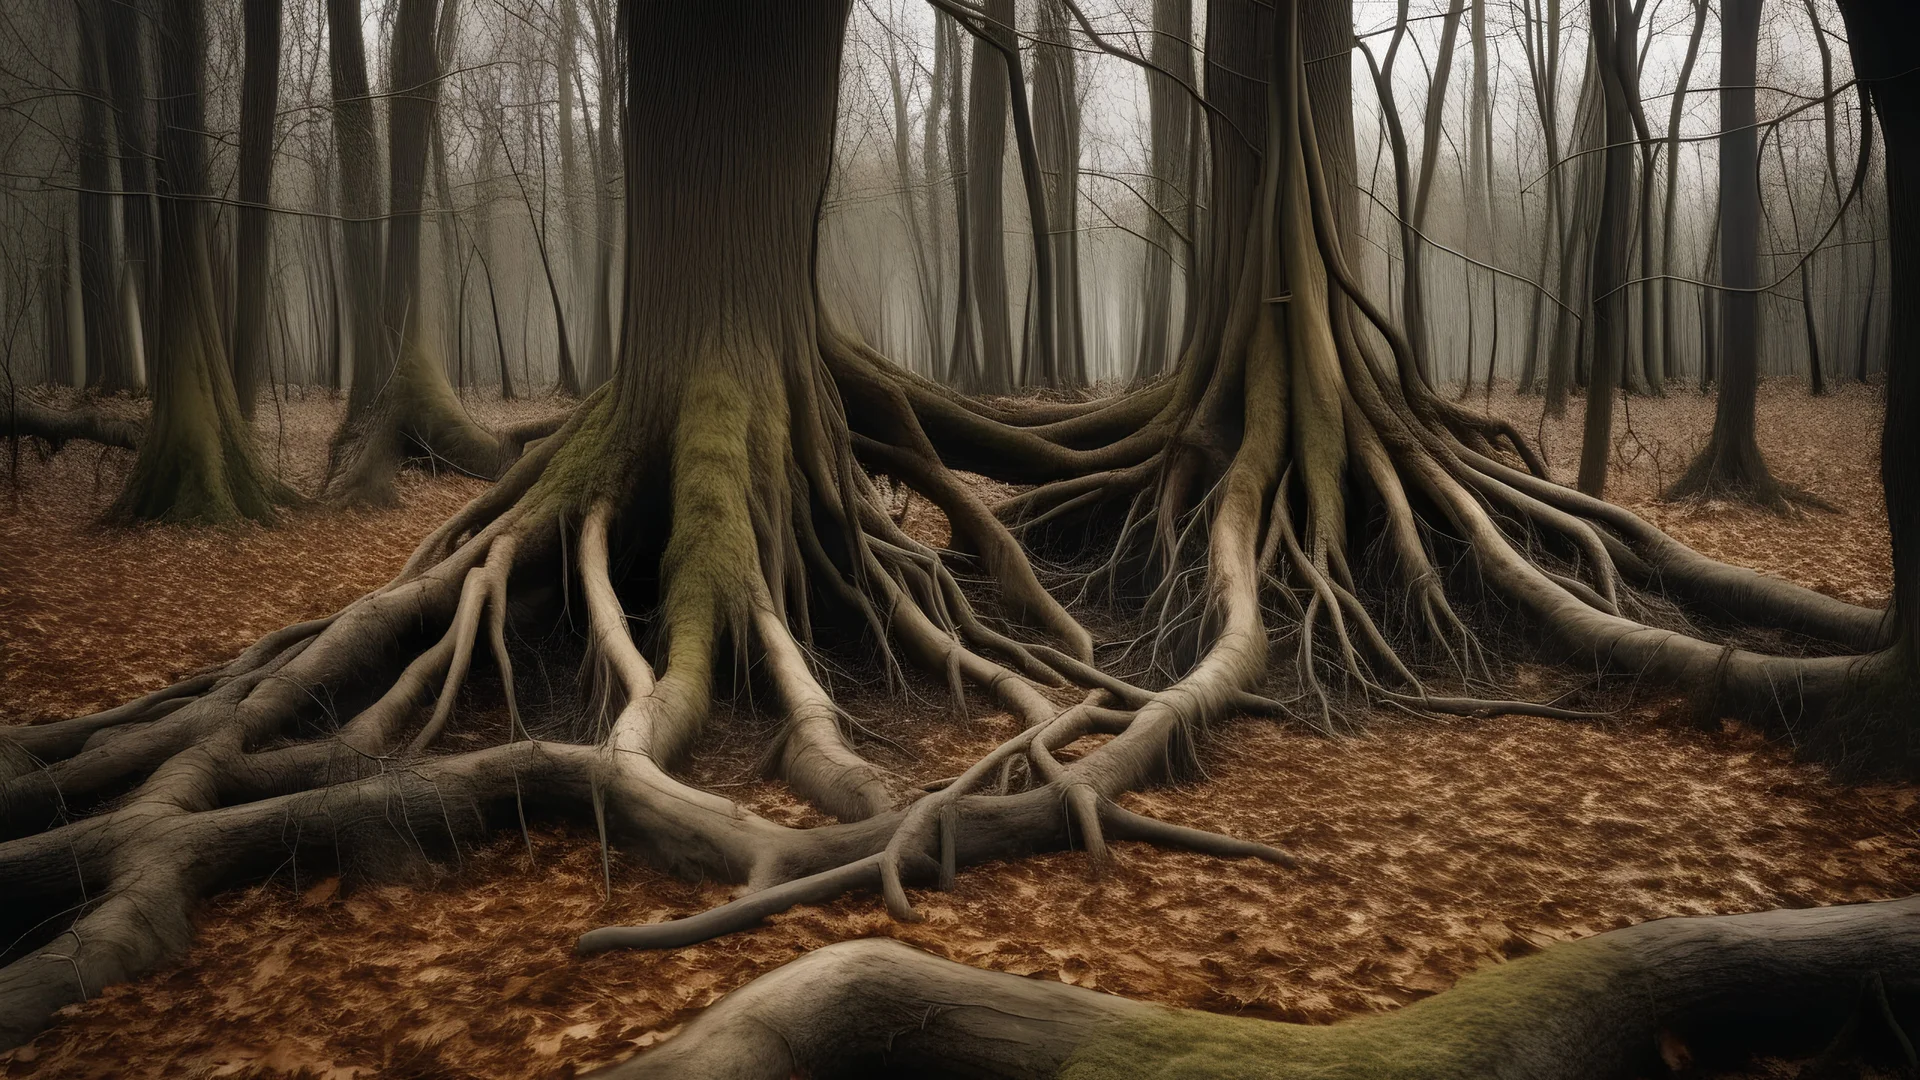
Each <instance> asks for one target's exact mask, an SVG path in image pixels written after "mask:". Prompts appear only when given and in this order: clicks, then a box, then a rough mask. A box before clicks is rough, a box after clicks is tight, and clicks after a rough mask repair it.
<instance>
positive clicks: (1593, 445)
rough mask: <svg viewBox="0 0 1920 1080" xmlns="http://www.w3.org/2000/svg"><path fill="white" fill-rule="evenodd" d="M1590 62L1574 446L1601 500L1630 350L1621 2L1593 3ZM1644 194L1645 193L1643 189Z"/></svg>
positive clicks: (1629, 45)
mask: <svg viewBox="0 0 1920 1080" xmlns="http://www.w3.org/2000/svg"><path fill="white" fill-rule="evenodd" d="M1590 16H1591V20H1592V33H1593V51H1594V56H1595V59H1594V64H1595V65H1596V66H1597V67H1598V69H1599V71H1600V86H1601V95H1602V98H1603V102H1604V103H1603V110H1604V114H1605V116H1606V133H1605V138H1606V146H1607V149H1606V152H1605V153H1606V163H1605V166H1604V168H1605V170H1606V172H1605V180H1604V186H1603V188H1602V189H1601V195H1600V224H1599V227H1598V229H1597V230H1596V231H1595V233H1594V240H1593V244H1594V252H1593V268H1592V270H1591V271H1590V274H1589V280H1590V283H1591V289H1592V296H1593V299H1592V301H1591V302H1590V303H1589V304H1588V310H1590V311H1592V312H1593V377H1592V378H1591V379H1589V380H1588V381H1587V412H1586V418H1585V430H1584V432H1583V434H1582V437H1581V440H1580V476H1579V487H1580V490H1581V491H1584V492H1586V493H1587V494H1589V495H1595V496H1597V495H1599V494H1600V493H1601V492H1602V491H1604V490H1606V486H1607V462H1608V461H1609V460H1611V459H1612V457H1613V395H1614V391H1616V390H1617V389H1619V387H1620V375H1621V371H1622V369H1623V368H1624V367H1625V361H1626V358H1627V353H1628V350H1629V349H1630V347H1631V344H1630V342H1629V339H1628V334H1627V294H1626V291H1625V290H1626V285H1625V282H1626V277H1627V269H1628V262H1627V233H1628V224H1627V215H1628V208H1629V206H1630V205H1631V203H1632V199H1633V190H1632V186H1633V136H1634V130H1633V124H1632V118H1631V114H1630V106H1629V104H1628V81H1627V80H1628V78H1629V77H1630V76H1631V74H1632V71H1633V67H1634V56H1633V46H1634V38H1633V37H1632V36H1630V35H1629V34H1628V33H1627V31H1629V30H1630V29H1631V28H1632V25H1633V24H1632V15H1631V13H1630V11H1629V10H1628V8H1627V4H1626V0H1593V3H1592V5H1591V12H1590ZM1642 192H1643V194H1644V192H1645V188H1644V187H1643V188H1642Z"/></svg>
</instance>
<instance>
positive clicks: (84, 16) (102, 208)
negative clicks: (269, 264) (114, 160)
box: [75, 0, 136, 390]
mask: <svg viewBox="0 0 1920 1080" xmlns="http://www.w3.org/2000/svg"><path fill="white" fill-rule="evenodd" d="M97 2H98V0H81V2H80V3H78V4H77V5H76V6H75V14H76V16H77V21H78V28H79V33H78V34H77V35H76V36H75V38H76V42H77V44H78V51H79V72H80V90H81V95H82V96H81V99H80V138H79V140H78V142H77V145H76V150H77V151H78V153H77V156H78V158H79V166H80V169H79V172H80V176H79V179H80V191H79V192H78V193H77V194H76V196H75V202H76V203H77V207H76V209H77V215H76V217H77V226H78V229H79V241H80V267H79V270H80V300H81V304H82V310H83V312H84V319H83V322H84V325H85V334H86V353H87V355H86V381H87V383H88V385H91V386H98V387H100V388H101V389H103V390H130V389H133V387H134V386H135V385H136V380H135V378H134V371H133V358H132V356H131V355H130V354H129V352H128V349H127V334H126V331H127V327H126V325H125V315H124V312H123V311H122V308H121V298H120V290H119V288H118V287H117V283H116V280H115V278H116V276H117V275H116V273H115V259H114V250H113V196H111V195H108V194H106V193H107V192H108V191H110V190H112V188H113V170H112V167H111V164H110V160H109V157H108V154H109V152H110V151H109V146H110V135H109V133H108V118H109V109H108V105H107V102H108V90H107V78H106V72H105V64H104V61H103V57H102V56H101V37H102V35H103V34H104V33H105V28H104V25H103V22H102V20H101V19H100V17H99V10H98V8H97V6H96V4H97Z"/></svg>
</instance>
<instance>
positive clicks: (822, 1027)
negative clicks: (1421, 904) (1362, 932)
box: [593, 897, 1920, 1080]
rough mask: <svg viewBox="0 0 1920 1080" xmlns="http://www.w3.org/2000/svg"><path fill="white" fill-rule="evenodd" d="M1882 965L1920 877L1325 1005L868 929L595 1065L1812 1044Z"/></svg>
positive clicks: (1233, 1066)
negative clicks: (1051, 965) (1217, 1002)
mask: <svg viewBox="0 0 1920 1080" xmlns="http://www.w3.org/2000/svg"><path fill="white" fill-rule="evenodd" d="M1873 982H1877V983H1878V984H1879V985H1881V986H1882V987H1883V988H1884V996H1883V1000H1886V1001H1890V1002H1893V1003H1895V1004H1894V1007H1893V1008H1892V1010H1891V1012H1892V1014H1893V1015H1896V1016H1898V1015H1906V1016H1912V1015H1913V1009H1914V1006H1915V1005H1916V1004H1920V897H1912V898H1908V899H1905V900H1895V901H1888V902H1885V903H1877V904H1854V905H1849V906H1845V907H1831V908H1815V909H1812V910H1781V911H1768V912H1760V913H1756V914H1751V915H1723V916H1714V917H1704V918H1677V919H1662V920H1659V921H1657V922H1650V923H1642V924H1640V925H1638V926H1631V927H1627V928H1626V929H1623V930H1615V931H1612V932H1610V933H1606V934H1601V935H1598V936H1597V937H1591V938H1586V939H1584V940H1580V941H1572V942H1566V943H1563V944H1559V945H1554V946H1552V947H1550V948H1548V949H1546V950H1545V951H1544V952H1541V953H1539V954H1537V955H1533V956H1527V957H1523V958H1521V959H1519V960H1515V961H1513V962H1511V963H1505V964H1500V965H1498V966H1495V967H1492V968H1490V969H1488V970H1485V971H1481V972H1477V973H1475V974H1473V975H1470V976H1468V977H1467V978H1466V979H1464V980H1462V981H1461V982H1460V984H1459V985H1458V986H1456V987H1454V988H1453V989H1451V990H1448V991H1445V992H1443V993H1441V994H1438V995H1436V996H1434V997H1431V998H1428V999H1426V1000H1424V1001H1420V1002H1417V1003H1415V1004H1413V1005H1408V1006H1406V1007H1404V1008H1401V1009H1399V1010H1397V1011H1395V1012H1391V1013H1386V1014H1383V1015H1378V1016H1369V1017H1363V1018H1358V1019H1353V1020H1347V1021H1344V1022H1341V1023H1338V1024H1333V1025H1299V1024H1284V1023H1277V1022H1273V1021H1266V1020H1256V1019H1247V1018H1241V1017H1230V1016H1219V1015H1214V1014H1210V1013H1201V1012H1190V1011H1186V1010H1179V1009H1168V1008H1163V1007H1160V1006H1156V1005H1148V1004H1144V1003H1141V1002H1135V1001H1128V1000H1126V999H1125V998H1118V997H1112V996H1110V995H1107V994H1102V993H1099V992H1097V991H1093V990H1085V989H1081V988H1079V987H1075V986H1068V985H1065V984H1062V983H1055V982H1048V981H1043V980H1036V979H1031V978H1022V977H1020V976H1016V975H1006V974H1001V973H998V972H990V971H981V970H979V969H976V968H971V967H967V966H965V965H962V964H956V963H953V962H952V961H948V960H941V959H937V958H935V957H933V956H929V955H928V954H926V953H923V952H920V951H918V950H916V949H913V948H911V947H909V946H906V945H902V944H900V943H898V942H894V941H889V940H885V939H867V940H862V941H848V942H842V943H840V944H837V945H829V946H826V947H825V948H821V949H816V950H814V951H813V952H811V953H809V954H807V955H806V956H804V957H801V958H800V959H798V960H795V961H793V962H792V963H789V964H787V965H786V966H784V967H781V968H779V969H777V970H775V971H773V972H770V973H769V974H766V975H763V976H761V977H760V978H759V979H756V980H754V981H753V982H752V983H749V984H748V985H747V986H745V987H743V988H741V989H739V990H736V991H734V992H733V993H731V994H729V995H727V996H726V997H725V998H722V999H721V1000H720V1001H719V1002H718V1003H717V1004H715V1005H713V1006H712V1007H710V1008H709V1009H707V1010H706V1011H705V1012H704V1013H702V1014H701V1015H700V1016H699V1017H698V1018H697V1019H695V1020H694V1021H693V1022H692V1023H691V1024H689V1025H688V1026H687V1027H686V1029H685V1030H684V1031H682V1032H680V1033H679V1034H678V1035H675V1036H674V1037H673V1038H671V1039H669V1040H668V1041H667V1042H666V1043H665V1044H664V1045H662V1046H660V1047H658V1048H656V1049H654V1050H650V1051H647V1052H645V1053H643V1054H641V1055H640V1056H639V1057H637V1058H634V1059H632V1060H630V1061H626V1062H623V1063H621V1064H618V1065H614V1066H612V1067H610V1068H607V1069H605V1070H602V1071H600V1072H597V1073H594V1074H593V1075H594V1076H596V1077H604V1078H607V1080H615V1078H619V1080H639V1078H641V1077H653V1076H660V1077H669V1076H670V1077H676V1078H686V1080H702V1078H707V1077H728V1078H735V1080H758V1078H765V1080H786V1078H787V1077H790V1076H812V1077H835V1076H846V1075H856V1074H861V1075H864V1073H862V1070H867V1069H871V1068H873V1067H875V1066H882V1067H885V1068H888V1069H896V1070H900V1071H902V1072H903V1073H911V1074H912V1075H915V1076H992V1077H1006V1078H1033V1080H1042V1078H1050V1077H1071V1078H1075V1080H1123V1078H1146V1077H1169V1076H1192V1077H1201V1076H1205V1077H1238V1076H1248V1077H1251V1076H1261V1077H1276V1078H1288V1077H1302V1078H1305V1077H1313V1078H1316V1080H1336V1078H1343V1077H1351V1078H1354V1080H1360V1078H1363V1077H1366V1078H1377V1077H1406V1078H1413V1077H1423V1078H1431V1077H1461V1078H1466V1077H1485V1076H1554V1077H1571V1078H1582V1077H1592V1078H1600V1077H1612V1076H1616V1075H1620V1074H1622V1073H1625V1072H1630V1071H1632V1070H1634V1069H1636V1068H1638V1067H1640V1066H1641V1065H1643V1064H1646V1063H1647V1061H1648V1059H1649V1058H1651V1056H1652V1054H1653V1051H1654V1049H1655V1047H1656V1046H1658V1045H1661V1044H1662V1043H1665V1044H1666V1045H1667V1046H1668V1047H1673V1046H1684V1045H1685V1044H1686V1041H1687V1040H1689V1039H1690V1038H1691V1037H1692V1036H1694V1035H1695V1034H1696V1033H1704V1032H1711V1033H1712V1034H1713V1035H1714V1036H1715V1037H1716V1040H1717V1041H1726V1040H1728V1036H1729V1035H1730V1034H1731V1035H1733V1036H1734V1037H1733V1039H1732V1040H1731V1041H1733V1042H1734V1043H1735V1044H1736V1046H1735V1048H1736V1049H1737V1050H1740V1051H1751V1050H1753V1049H1755V1048H1756V1047H1763V1048H1765V1049H1768V1050H1771V1051H1778V1050H1782V1049H1785V1050H1789V1051H1791V1050H1794V1049H1800V1050H1812V1049H1817V1048H1818V1047H1820V1046H1821V1045H1823V1044H1825V1043H1826V1042H1827V1040H1829V1039H1830V1038H1831V1037H1832V1035H1833V1033H1834V1032H1836V1031H1838V1030H1840V1029H1841V1027H1842V1025H1843V1024H1845V1023H1846V1022H1847V1020H1848V1016H1847V1013H1846V1010H1847V1008H1848V1006H1849V1005H1850V1004H1851V1003H1852V1002H1853V1001H1855V1000H1856V999H1857V998H1858V997H1859V991H1860V987H1862V986H1863V985H1866V984H1869V983H1873ZM1895 1023H1898V1021H1897V1020H1896V1021H1895Z"/></svg>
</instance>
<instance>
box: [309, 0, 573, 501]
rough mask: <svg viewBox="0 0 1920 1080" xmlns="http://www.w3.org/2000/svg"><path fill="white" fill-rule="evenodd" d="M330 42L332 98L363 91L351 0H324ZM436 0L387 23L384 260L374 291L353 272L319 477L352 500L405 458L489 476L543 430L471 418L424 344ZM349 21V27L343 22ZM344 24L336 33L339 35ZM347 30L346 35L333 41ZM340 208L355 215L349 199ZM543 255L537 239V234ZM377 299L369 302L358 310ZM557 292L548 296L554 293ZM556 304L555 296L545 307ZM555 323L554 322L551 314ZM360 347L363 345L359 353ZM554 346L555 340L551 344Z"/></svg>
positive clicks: (385, 482)
mask: <svg viewBox="0 0 1920 1080" xmlns="http://www.w3.org/2000/svg"><path fill="white" fill-rule="evenodd" d="M329 2H330V4H331V5H332V7H331V8H330V10H331V11H332V12H333V13H334V17H333V19H332V22H331V28H332V32H333V33H334V35H335V36H336V42H335V45H334V50H335V53H334V56H335V60H334V70H335V76H336V79H338V80H340V81H337V82H336V83H335V85H334V96H335V105H336V109H338V108H339V107H340V106H341V105H342V104H348V103H349V102H342V100H341V99H342V97H343V96H344V97H347V98H348V99H351V97H352V95H354V94H355V93H356V92H361V93H364V90H365V86H366V74H365V63H364V59H361V60H360V61H359V62H358V65H357V71H356V59H355V54H357V53H359V52H360V49H359V48H358V40H359V25H358V19H359V0H329ZM437 10H438V0H403V2H402V3H401V4H400V6H399V11H398V14H397V16H396V18H395V22H394V31H393V55H392V58H391V61H390V64H389V70H390V71H391V72H392V78H393V85H394V89H393V91H392V93H391V94H389V95H388V101H389V103H390V105H389V112H388V120H387V141H388V147H389V148H388V154H387V169H388V195H387V216H386V221H387V228H386V237H385V241H386V242H385V244H384V245H383V247H384V252H383V254H384V256H385V258H384V263H383V264H382V265H381V266H380V269H379V274H378V277H377V278H375V280H376V281H377V282H378V289H377V293H376V292H375V290H374V287H373V286H371V285H369V284H367V283H365V282H361V283H359V284H358V286H357V292H356V297H357V299H356V304H355V306H356V308H360V309H362V310H360V311H359V314H358V315H357V318H358V319H360V320H366V319H368V318H369V317H371V318H372V319H373V320H375V321H374V323H373V326H372V328H371V329H372V331H377V332H370V330H369V327H368V326H367V325H366V323H365V322H364V321H362V322H360V323H357V324H356V325H357V336H356V340H355V344H354V361H353V363H354V369H353V391H352V394H351V396H350V397H349V398H348V407H347V419H346V422H345V423H344V424H342V425H341V428H340V431H339V433H338V434H337V435H336V436H335V438H334V444H333V455H332V461H331V462H330V463H329V467H328V479H327V486H328V489H329V491H331V492H332V493H333V494H334V495H335V496H336V497H338V498H341V499H344V500H347V501H352V502H369V503H385V502H390V501H392V499H393V477H394V474H395V473H396V472H397V471H398V470H399V468H400V466H401V464H402V462H403V461H405V460H406V459H407V458H408V457H410V456H416V455H418V456H424V457H428V458H430V459H432V460H434V461H436V462H438V463H441V464H443V465H445V466H448V467H451V468H454V469H458V470H460V471H462V472H466V473H469V474H471V475H475V476H481V477H487V478H492V477H495V476H498V475H500V473H501V472H502V470H504V469H505V468H506V466H507V464H508V463H510V462H511V461H513V460H514V458H516V457H517V456H518V455H519V453H520V451H521V449H522V448H523V447H524V446H525V445H526V443H527V442H528V441H530V440H532V439H536V438H540V437H543V436H545V435H547V434H548V433H550V432H551V431H552V430H553V427H554V425H553V424H550V423H534V424H528V425H523V426H521V427H518V428H515V429H513V430H510V431H506V432H502V433H500V434H495V433H493V432H490V431H488V430H487V429H485V428H483V427H481V426H480V425H479V424H478V423H476V422H475V421H474V420H473V419H472V418H471V417H470V416H468V415H467V412H466V410H465V409H463V408H462V407H461V406H460V401H459V399H458V398H457V397H455V396H454V393H453V387H452V385H451V384H449V383H448V382H447V372H446V367H445V365H444V363H443V361H442V359H441V357H439V356H438V355H437V354H436V353H435V351H434V350H433V349H432V345H431V343H432V339H433V335H432V334H430V333H429V332H428V328H427V327H426V326H425V325H423V324H424V322H425V317H424V315H423V314H422V307H423V305H422V304H421V297H420V242H421V241H420V238H421V207H422V203H423V200H424V197H425V191H426V171H427V150H428V146H429V142H430V140H429V138H428V136H429V131H430V128H431V126H432V123H433V114H434V108H435V105H436V103H437V102H438V100H439V93H440V91H439V85H440V79H439V74H438V70H439V60H438V56H437V43H438V41H439V37H438V35H437V34H436V33H435V26H436V20H435V17H434V16H435V12H436V11H437ZM349 27H350V29H349ZM343 31H344V33H343ZM343 36H346V37H350V38H351V39H352V40H350V41H345V42H342V41H340V40H338V39H339V38H341V37H343ZM349 111H350V113H351V119H350V120H339V119H336V121H335V124H336V138H337V139H339V140H340V144H341V152H340V160H341V177H342V183H343V184H345V185H347V186H348V190H349V192H351V191H352V187H353V185H354V184H356V183H368V184H370V183H371V177H370V175H369V170H367V169H366V167H365V166H366V162H367V161H368V159H370V158H371V156H372V154H371V150H370V149H369V148H370V146H371V144H372V138H371V131H370V127H371V113H370V111H368V112H367V113H366V114H365V115H361V110H360V109H359V107H358V105H357V104H355V105H354V106H353V108H351V109H350V110H349ZM369 202H370V199H369V198H368V196H367V195H366V194H365V193H364V189H363V193H361V194H359V195H353V194H349V196H348V205H349V206H350V207H357V208H358V210H359V211H360V212H361V214H364V212H365V210H366V209H367V207H368V204H369ZM348 213H349V217H353V216H357V215H356V214H355V211H354V210H353V209H350V210H349V211H348ZM360 224H362V225H363V226H364V229H365V231H364V232H360V231H358V230H356V232H357V233H358V239H357V241H356V232H350V233H349V235H348V240H349V243H348V247H349V263H350V264H357V265H358V267H359V269H360V272H362V273H366V272H368V268H367V266H366V263H367V261H368V259H369V256H370V255H371V254H372V253H371V252H369V251H368V250H367V249H368V247H369V246H370V245H372V244H373V243H374V241H375V239H376V237H375V236H372V235H368V234H369V233H371V232H372V222H371V221H370V220H368V221H365V222H362V223H360ZM542 252H543V257H544V242H543V244H542ZM376 297H377V301H378V309H377V311H374V312H368V311H366V310H364V307H365V305H367V304H369V303H372V302H374V300H375V299H376ZM555 299H556V301H557V299H558V296H557V294H556V297H555ZM558 312H559V308H558V305H557V303H556V306H555V313H556V315H558ZM562 326H563V327H564V322H563V323H562ZM363 350H364V351H363ZM562 352H563V355H564V353H565V346H564V345H563V346H562Z"/></svg>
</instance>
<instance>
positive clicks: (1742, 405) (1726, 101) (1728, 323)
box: [1668, 0, 1818, 507]
mask: <svg viewBox="0 0 1920 1080" xmlns="http://www.w3.org/2000/svg"><path fill="white" fill-rule="evenodd" d="M1761 2H1762V0H1727V2H1725V3H1723V4H1722V5H1721V8H1720V129H1721V131H1722V133H1723V134H1721V136H1720V215H1719V216H1720V282H1721V284H1722V285H1723V286H1724V288H1723V289H1722V290H1721V292H1720V295H1719V306H1720V334H1719V341H1718V345H1719V349H1720V360H1719V363H1718V364H1717V365H1716V367H1717V369H1718V376H1719V384H1720V391H1719V397H1718V399H1717V400H1716V401H1715V403H1714V413H1713V432H1712V434H1711V435H1710V436H1708V439H1707V445H1706V448H1705V449H1703V450H1702V451H1701V452H1700V455H1699V456H1698V457H1696V458H1695V459H1694V460H1693V463H1692V464H1691V465H1689V466H1688V467H1687V471H1686V472H1685V473H1684V474H1682V475H1681V477H1680V479H1679V480H1678V481H1676V482H1675V483H1674V485H1673V487H1672V488H1670V489H1669V490H1668V497H1670V498H1684V497H1689V496H1695V495H1699V496H1706V497H1720V498H1732V499H1741V500H1746V501H1752V502H1757V503H1760V504H1762V505H1767V506H1774V507H1782V506H1784V505H1786V503H1787V502H1789V501H1798V502H1809V501H1810V500H1809V499H1808V498H1807V497H1806V496H1804V495H1803V494H1801V493H1799V492H1795V491H1793V490H1792V489H1790V488H1787V487H1785V486H1783V485H1782V484H1780V483H1779V482H1778V481H1777V480H1775V479H1774V478H1773V474H1772V473H1771V472H1769V471H1768V469H1767V463H1766V461H1765V459H1763V458H1762V457H1761V456H1760V444H1759V442H1758V441H1757V438H1756V434H1755V431H1754V408H1755V404H1756V402H1757V400H1758V398H1759V389H1760V293H1759V291H1758V290H1759V285H1760V260H1759V240H1760V159H1759V137H1758V132H1757V130H1756V127H1755V124H1754V77H1755V73H1756V71H1757V68H1758V55H1759V48H1760V6H1761ZM1812 503H1813V504H1815V505H1818V503H1817V500H1813V501H1812Z"/></svg>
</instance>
